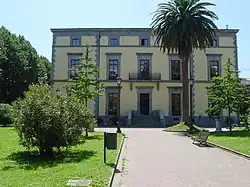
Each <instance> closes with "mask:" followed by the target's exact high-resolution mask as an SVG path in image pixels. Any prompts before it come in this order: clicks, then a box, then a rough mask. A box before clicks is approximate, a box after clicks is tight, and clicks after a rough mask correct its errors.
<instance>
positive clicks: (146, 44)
mask: <svg viewBox="0 0 250 187" xmlns="http://www.w3.org/2000/svg"><path fill="white" fill-rule="evenodd" d="M148 45H149V42H148V39H146V38H142V39H141V46H148Z"/></svg>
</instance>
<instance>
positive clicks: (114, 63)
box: [108, 59, 119, 80]
mask: <svg viewBox="0 0 250 187" xmlns="http://www.w3.org/2000/svg"><path fill="white" fill-rule="evenodd" d="M118 70H119V60H118V59H110V60H109V77H108V79H109V80H116V78H117V77H118Z"/></svg>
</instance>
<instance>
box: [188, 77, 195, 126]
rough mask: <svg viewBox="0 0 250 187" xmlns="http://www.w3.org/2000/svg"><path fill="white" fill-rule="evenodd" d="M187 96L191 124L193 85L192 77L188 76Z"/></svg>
mask: <svg viewBox="0 0 250 187" xmlns="http://www.w3.org/2000/svg"><path fill="white" fill-rule="evenodd" d="M189 86H190V88H189V97H190V101H189V103H190V104H189V107H190V109H189V110H190V111H189V113H190V119H191V124H192V125H193V87H194V79H193V78H190V79H189Z"/></svg>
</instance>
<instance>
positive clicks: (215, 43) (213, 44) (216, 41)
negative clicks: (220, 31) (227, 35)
mask: <svg viewBox="0 0 250 187" xmlns="http://www.w3.org/2000/svg"><path fill="white" fill-rule="evenodd" d="M211 47H218V40H217V39H213V40H212V43H211Z"/></svg>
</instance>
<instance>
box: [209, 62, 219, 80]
mask: <svg viewBox="0 0 250 187" xmlns="http://www.w3.org/2000/svg"><path fill="white" fill-rule="evenodd" d="M209 65H210V68H209V69H210V78H213V77H215V76H218V75H219V61H218V60H212V61H210V62H209Z"/></svg>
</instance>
